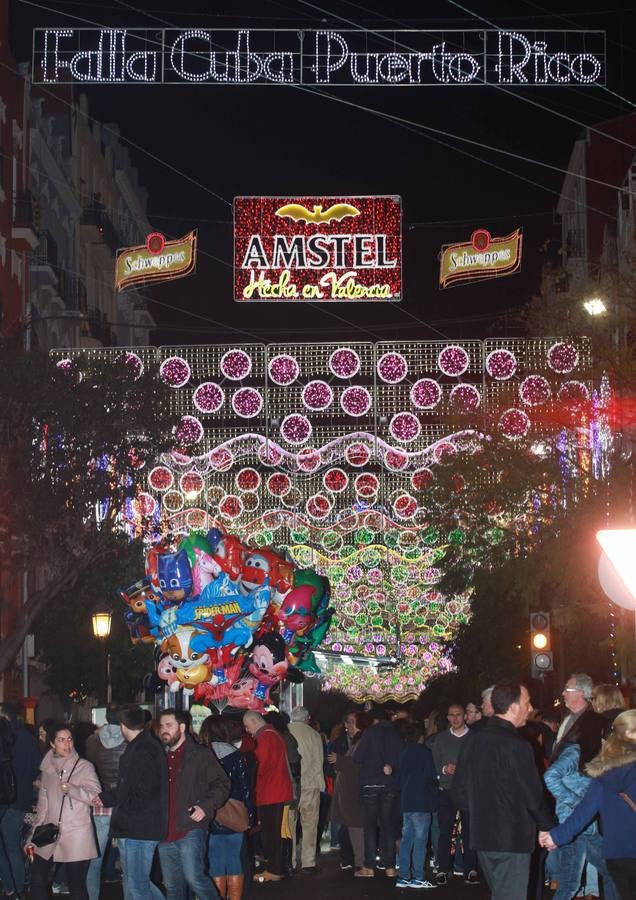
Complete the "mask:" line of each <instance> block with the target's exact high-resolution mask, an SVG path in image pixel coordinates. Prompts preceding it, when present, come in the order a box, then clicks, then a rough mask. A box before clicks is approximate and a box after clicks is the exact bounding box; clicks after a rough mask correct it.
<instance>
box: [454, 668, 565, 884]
mask: <svg viewBox="0 0 636 900" xmlns="http://www.w3.org/2000/svg"><path fill="white" fill-rule="evenodd" d="M492 705H493V708H494V712H495V714H494V716H492V718H491V719H490V720H489V721H488V724H487V725H486V726H485V727H484V728H481V729H479V730H478V731H476V732H474V733H473V734H471V736H470V740H469V741H468V743H467V744H466V745H465V746H464V747H463V748H462V753H461V756H460V758H459V760H458V763H457V769H456V771H455V777H454V779H453V786H452V792H453V795H454V797H455V801H456V803H457V805H458V806H459V808H460V809H468V810H469V813H470V823H471V824H470V845H471V847H472V848H473V849H474V850H477V856H478V859H479V863H480V865H481V868H482V871H483V873H484V875H485V877H486V879H487V881H488V884H489V886H490V890H491V892H492V893H491V898H492V900H511V898H513V897H514V898H517V897H525V896H526V892H527V887H528V877H529V872H530V856H531V854H532V851H533V850H534V848H535V845H536V842H537V829H539V830H541V831H548V830H549V829H550V828H551V827H552V825H553V824H554V818H553V816H552V814H551V812H550V807H549V805H548V801H547V798H546V796H545V794H544V792H543V785H542V784H541V780H540V778H539V775H538V773H537V769H536V767H535V764H534V757H533V754H532V747H531V746H530V744H529V743H528V741H526V740H525V739H524V738H523V737H522V736H521V735H520V734H519V733H518V731H517V729H518V728H521V727H522V726H523V725H525V723H526V721H527V719H528V715H529V714H530V712H531V710H532V706H531V704H530V695H529V693H528V689H527V688H526V687H524V685H521V684H518V683H515V682H502V683H500V684H496V685H495V687H494V689H493V692H492Z"/></svg>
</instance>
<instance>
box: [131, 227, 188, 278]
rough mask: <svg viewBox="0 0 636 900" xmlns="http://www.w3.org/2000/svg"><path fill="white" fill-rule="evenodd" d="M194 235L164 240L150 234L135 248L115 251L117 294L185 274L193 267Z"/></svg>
mask: <svg viewBox="0 0 636 900" xmlns="http://www.w3.org/2000/svg"><path fill="white" fill-rule="evenodd" d="M196 254H197V233H196V231H191V232H190V233H189V234H186V235H185V236H184V237H182V238H176V240H173V241H167V240H166V239H165V238H164V236H163V235H162V234H159V233H158V232H153V233H152V234H149V235H148V237H147V238H146V243H145V244H142V245H141V246H139V247H127V248H126V249H125V250H119V251H118V253H117V259H116V261H115V287H116V289H117V290H118V291H124V290H126V288H129V287H132V286H133V285H135V284H139V283H141V282H149V281H170V280H171V279H173V278H183V277H184V276H185V275H189V274H190V273H191V272H192V271H193V270H194V267H195V265H196Z"/></svg>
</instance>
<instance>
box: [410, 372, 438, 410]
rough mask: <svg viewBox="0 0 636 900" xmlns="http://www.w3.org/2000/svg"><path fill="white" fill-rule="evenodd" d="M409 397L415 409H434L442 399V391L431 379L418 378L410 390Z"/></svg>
mask: <svg viewBox="0 0 636 900" xmlns="http://www.w3.org/2000/svg"><path fill="white" fill-rule="evenodd" d="M410 396H411V403H412V404H413V406H414V407H415V408H416V409H434V408H435V407H436V406H437V404H438V403H439V401H440V400H441V399H442V389H441V387H440V386H439V384H438V383H437V382H436V381H435V380H434V379H433V378H420V379H419V381H416V382H415V384H414V385H413V387H412V388H411V395H410Z"/></svg>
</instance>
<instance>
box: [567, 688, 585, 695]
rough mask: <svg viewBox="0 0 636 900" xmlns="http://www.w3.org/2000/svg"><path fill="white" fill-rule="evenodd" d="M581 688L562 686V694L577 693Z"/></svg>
mask: <svg viewBox="0 0 636 900" xmlns="http://www.w3.org/2000/svg"><path fill="white" fill-rule="evenodd" d="M580 690H581V688H568V687H566V688H563V693H564V694H578V693H579V691H580Z"/></svg>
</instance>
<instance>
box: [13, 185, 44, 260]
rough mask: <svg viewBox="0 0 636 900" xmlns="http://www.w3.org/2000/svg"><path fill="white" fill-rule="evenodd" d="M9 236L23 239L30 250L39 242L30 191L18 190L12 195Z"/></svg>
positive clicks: (19, 239)
mask: <svg viewBox="0 0 636 900" xmlns="http://www.w3.org/2000/svg"><path fill="white" fill-rule="evenodd" d="M11 237H12V238H13V239H14V240H17V241H25V242H26V243H27V244H28V245H29V247H30V248H31V249H32V250H34V249H35V248H36V247H37V245H38V243H39V240H40V238H39V235H38V228H37V222H36V215H35V205H34V203H33V197H32V196H31V192H30V191H19V192H18V193H16V194H14V195H13V205H12V217H11Z"/></svg>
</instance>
